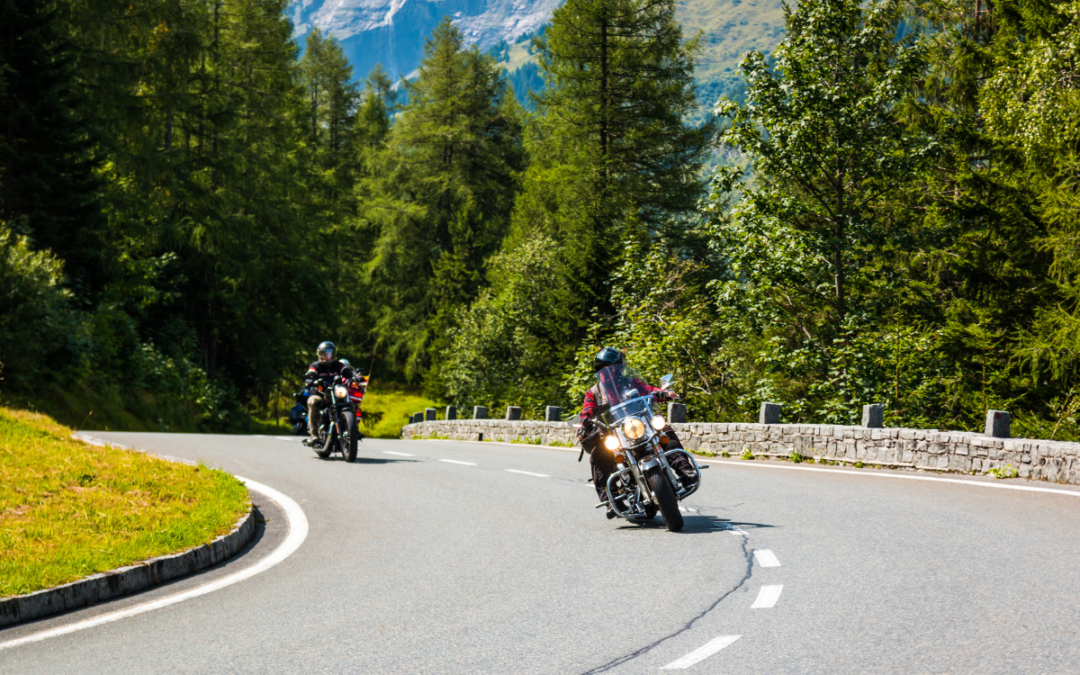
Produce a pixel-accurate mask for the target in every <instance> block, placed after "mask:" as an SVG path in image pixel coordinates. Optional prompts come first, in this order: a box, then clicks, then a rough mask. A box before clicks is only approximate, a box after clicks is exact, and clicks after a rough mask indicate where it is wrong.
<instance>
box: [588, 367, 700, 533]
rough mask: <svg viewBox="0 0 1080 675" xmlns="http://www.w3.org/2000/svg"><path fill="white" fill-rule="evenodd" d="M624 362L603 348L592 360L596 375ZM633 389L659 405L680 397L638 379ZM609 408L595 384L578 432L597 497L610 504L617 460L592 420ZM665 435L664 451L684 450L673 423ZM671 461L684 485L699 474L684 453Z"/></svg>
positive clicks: (609, 508) (612, 514)
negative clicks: (609, 485)
mask: <svg viewBox="0 0 1080 675" xmlns="http://www.w3.org/2000/svg"><path fill="white" fill-rule="evenodd" d="M624 363H625V360H624V358H623V354H622V352H620V351H619V350H617V349H613V348H611V347H604V348H603V349H601V350H600V352H599V353H598V354H597V355H596V357H595V358H594V359H593V372H599V371H600V370H602V369H604V368H607V367H608V366H614V365H620V364H624ZM630 386H632V387H633V388H634V389H636V390H637V392H638V393H639V394H641V395H642V396H647V395H649V394H652V395H653V396H654V397H655V399H656V400H657V401H658V402H663V401H671V400H674V399H677V398H678V394H676V393H675V392H673V391H667V390H664V389H660V388H658V387H653V386H651V385H649V384H647V383H645V382H642V381H641V380H640V379H638V378H636V377H635V378H632V379H631V380H630ZM609 409H611V405H610V404H609V403H608V402H607V401H606V400H604V393H603V390H602V389H601V388H600V385H599V384H595V385H593V386H592V387H590V388H589V391H587V392H585V400H584V402H583V403H582V405H581V422H582V424H581V428H580V429H578V440H579V441H580V442H581V446H582V447H583V448H584V449H585V452H587V453H589V464H590V466H591V468H592V475H593V487H595V488H596V494H597V496H598V497H599V498H600V501H602V502H606V501H607V480H608V477H609V476H610V475H611V473H612V472H613V471H614V470H615V457H614V455H613V453H612V452H611V451H610V450H608V449H607V448H605V447H603V445H602V444H601V442H600V441H601V437H600V434H599V433H595V425H594V423H593V420H595V419H598V418H602V417H603V415H604V413H606V412H607V411H608V410H609ZM664 435H665V436H667V438H668V442H667V443H666V444H664V446H663V448H664V450H665V451H667V450H672V449H674V448H681V447H682V443H680V442H679V437H678V436H676V435H675V430H674V429H672V428H671V425H670V424H669V425H667V426H666V427H664ZM669 461H670V463H671V468H673V469H675V472H676V473H678V474H679V475H680V477H682V478H683V481H684V482H686V481H690V480H693V479H695V478H696V473H695V471H694V470H693V468H692V467H691V466H690V462H689V461H688V460H687V459H686V457H685V456H683V455H682V454H678V455H673V456H671V458H670V459H669ZM607 517H608V518H614V517H615V511H614V510H612V508H611V506H610V505H608V513H607Z"/></svg>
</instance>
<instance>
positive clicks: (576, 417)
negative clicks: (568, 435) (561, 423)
mask: <svg viewBox="0 0 1080 675" xmlns="http://www.w3.org/2000/svg"><path fill="white" fill-rule="evenodd" d="M579 424H581V415H574V416H573V417H571V418H570V419H568V420H566V426H569V427H576V426H577V425H579Z"/></svg>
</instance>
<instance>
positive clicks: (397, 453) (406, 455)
mask: <svg viewBox="0 0 1080 675" xmlns="http://www.w3.org/2000/svg"><path fill="white" fill-rule="evenodd" d="M382 454H384V455H397V456H398V457H416V455H412V454H409V453H407V452H391V451H390V450H383V451H382Z"/></svg>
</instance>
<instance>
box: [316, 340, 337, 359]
mask: <svg viewBox="0 0 1080 675" xmlns="http://www.w3.org/2000/svg"><path fill="white" fill-rule="evenodd" d="M315 353H316V354H318V355H319V360H320V361H326V362H329V361H333V360H334V358H336V357H337V347H335V346H334V343H333V342H329V341H327V342H323V343H320V344H319V348H318V349H317V350H315Z"/></svg>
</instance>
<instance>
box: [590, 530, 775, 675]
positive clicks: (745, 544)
mask: <svg viewBox="0 0 1080 675" xmlns="http://www.w3.org/2000/svg"><path fill="white" fill-rule="evenodd" d="M740 539H742V553H743V559H744V560H745V561H746V572H745V573H744V574H743V578H742V579H741V580H739V583H737V584H735V586H734V587H732V588H731V589H730V590H729V591H727V592H725V593H724V594H723V595H721V596H720V597H719V598H717V599H716V600H715V601H714V602H713V603H712V604H711V605H709V606H708V607H706V608H705V610H704V611H702V612H701V613H700V614H698V615H697V616H695V617H694V618H692V619H690V620H689V621H687V622H686V624H684V625H683V627H682V628H680V629H678V630H677V631H675V632H673V633H670V634H669V635H665V636H664V637H662V638H660V639H659V640H656V641H655V642H651V643H649V644H648V645H646V646H644V647H642V648H641V649H638V650H636V651H633V652H630V653H629V654H624V655H622V656H620V657H618V658H615V659H612V660H611V661H608V662H607V663H605V664H603V665H600V666H597V667H595V668H592V669H590V670H586V671H585V672H583V673H581V675H594V673H606V672H607V671H609V670H612V669H613V668H617V667H619V666H621V665H623V664H624V663H629V662H630V661H633V660H634V659H636V658H638V657H639V656H641V655H643V654H647V653H649V652H650V651H652V650H653V649H655V648H656V647H659V646H660V645H662V644H664V643H665V642H667V641H668V640H671V639H672V638H675V637H678V636H680V635H682V634H683V633H685V632H686V631H688V630H690V629H691V628H693V627H694V624H695V623H697V622H698V621H700V620H701V619H703V618H705V616H706V615H707V614H708V613H709V612H711V611H713V610H714V609H716V608H717V607H718V606H719V605H720V603H721V602H723V601H724V600H727V599H728V597H730V596H731V594H732V593H734V592H735V591H737V590H739V589H740V588H742V587H743V586H745V585H746V582H747V581H749V580H750V577H751V576H753V573H754V558H753V555H752V553H751V551H750V542H749V541H748V539H749V537H740Z"/></svg>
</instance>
